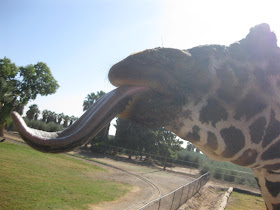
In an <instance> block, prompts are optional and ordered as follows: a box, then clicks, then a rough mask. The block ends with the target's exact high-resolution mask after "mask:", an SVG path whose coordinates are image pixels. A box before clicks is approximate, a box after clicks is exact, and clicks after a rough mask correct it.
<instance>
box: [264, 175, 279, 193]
mask: <svg viewBox="0 0 280 210" xmlns="http://www.w3.org/2000/svg"><path fill="white" fill-rule="evenodd" d="M265 186H266V187H267V190H268V192H269V193H270V194H271V195H272V196H273V197H276V196H277V195H278V194H279V193H280V182H271V181H268V180H267V179H265Z"/></svg>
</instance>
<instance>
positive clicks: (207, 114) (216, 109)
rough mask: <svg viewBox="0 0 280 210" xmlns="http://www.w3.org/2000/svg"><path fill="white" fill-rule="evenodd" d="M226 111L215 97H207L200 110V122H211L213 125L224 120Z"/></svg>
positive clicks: (226, 115)
mask: <svg viewBox="0 0 280 210" xmlns="http://www.w3.org/2000/svg"><path fill="white" fill-rule="evenodd" d="M227 118H228V113H227V111H226V109H225V108H224V107H223V106H222V105H221V104H220V103H219V101H218V100H217V99H215V98H209V99H208V100H207V105H206V106H204V107H203V108H202V109H201V110H200V115H199V120H200V121H201V122H202V123H209V122H210V123H211V125H212V126H214V127H215V125H216V123H217V122H219V121H221V120H226V119H227Z"/></svg>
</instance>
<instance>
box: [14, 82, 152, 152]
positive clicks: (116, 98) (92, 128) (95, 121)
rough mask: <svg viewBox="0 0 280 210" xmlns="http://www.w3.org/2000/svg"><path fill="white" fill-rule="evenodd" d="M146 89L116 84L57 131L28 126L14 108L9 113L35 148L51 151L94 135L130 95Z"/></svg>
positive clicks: (82, 142)
mask: <svg viewBox="0 0 280 210" xmlns="http://www.w3.org/2000/svg"><path fill="white" fill-rule="evenodd" d="M147 89H148V88H146V87H134V86H126V87H119V88H117V89H115V90H113V91H111V92H109V93H107V94H106V95H104V96H103V97H101V98H100V99H99V100H98V101H97V102H96V103H94V104H93V105H92V106H91V107H90V108H89V109H88V110H87V111H86V112H85V113H84V114H83V115H82V116H81V117H80V118H79V119H78V120H77V121H76V122H75V123H73V124H72V125H71V126H69V127H68V128H66V129H65V130H63V131H59V132H45V131H40V130H36V129H33V128H29V127H28V126H27V125H26V123H25V122H24V120H23V119H22V117H21V116H20V115H19V114H18V113H17V112H12V114H11V117H12V119H13V121H14V124H15V125H16V127H17V130H18V132H19V133H20V135H21V137H22V139H23V140H24V141H25V142H26V143H27V144H28V145H30V146H31V147H33V148H34V149H37V150H39V151H42V152H50V153H60V152H68V151H71V150H73V149H74V148H76V147H79V146H81V145H83V144H85V143H87V142H88V141H90V140H91V139H92V138H93V137H94V136H96V135H97V134H98V133H99V132H100V131H101V130H102V128H103V127H105V126H106V125H107V124H108V123H109V122H110V121H111V120H112V119H113V118H114V117H115V116H116V115H117V114H118V113H120V112H121V111H123V109H124V108H125V106H126V105H127V102H128V100H129V99H130V96H132V95H134V94H136V93H139V92H143V91H146V90H147Z"/></svg>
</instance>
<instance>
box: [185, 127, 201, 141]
mask: <svg viewBox="0 0 280 210" xmlns="http://www.w3.org/2000/svg"><path fill="white" fill-rule="evenodd" d="M199 130H200V128H199V127H198V126H197V125H195V126H193V127H192V132H189V133H188V134H187V136H186V139H187V140H190V141H191V142H194V141H199V140H200V136H199V134H198V133H199Z"/></svg>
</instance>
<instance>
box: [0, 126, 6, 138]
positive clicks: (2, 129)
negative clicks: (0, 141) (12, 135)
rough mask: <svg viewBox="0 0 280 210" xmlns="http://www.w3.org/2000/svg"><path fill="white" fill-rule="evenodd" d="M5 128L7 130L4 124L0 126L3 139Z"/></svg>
mask: <svg viewBox="0 0 280 210" xmlns="http://www.w3.org/2000/svg"><path fill="white" fill-rule="evenodd" d="M4 128H5V124H4V123H3V124H1V125H0V136H1V137H4Z"/></svg>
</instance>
